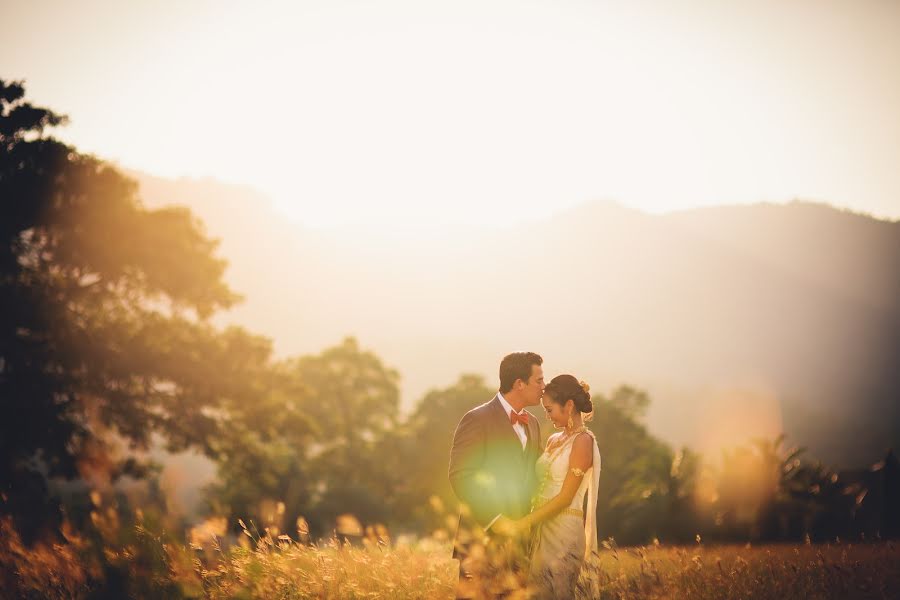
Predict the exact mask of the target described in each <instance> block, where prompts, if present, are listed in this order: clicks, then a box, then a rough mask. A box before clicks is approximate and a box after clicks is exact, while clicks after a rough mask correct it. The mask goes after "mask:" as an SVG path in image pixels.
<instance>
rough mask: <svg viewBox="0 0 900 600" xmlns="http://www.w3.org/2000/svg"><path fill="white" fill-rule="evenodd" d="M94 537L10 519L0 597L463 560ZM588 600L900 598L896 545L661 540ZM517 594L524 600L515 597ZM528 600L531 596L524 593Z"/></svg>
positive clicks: (100, 529) (377, 538) (297, 590)
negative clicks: (25, 533) (58, 537)
mask: <svg viewBox="0 0 900 600" xmlns="http://www.w3.org/2000/svg"><path fill="white" fill-rule="evenodd" d="M94 521H95V525H96V527H97V529H96V533H97V534H98V535H94V536H90V535H89V536H84V537H80V536H78V535H76V534H74V533H72V532H71V531H69V532H67V534H66V539H65V540H63V541H61V542H60V543H56V544H40V543H39V544H37V545H35V546H32V547H26V546H25V545H23V544H22V543H21V540H19V538H18V536H17V534H16V532H15V529H14V528H13V527H12V526H11V524H10V522H9V520H8V519H7V520H0V586H2V587H0V589H2V590H3V597H4V598H5V597H10V598H17V597H23V598H97V597H102V598H113V597H115V598H127V597H132V598H209V599H226V598H227V599H238V598H266V599H269V598H273V599H294V598H296V599H301V598H351V599H353V598H391V599H394V598H398V599H404V598H427V599H440V598H452V597H453V596H454V587H455V584H456V573H457V563H456V561H454V560H452V559H451V558H450V542H449V541H448V540H447V538H446V536H440V537H437V538H433V539H432V538H426V539H421V540H398V541H393V540H390V538H388V537H387V532H385V531H383V530H381V531H372V530H369V531H368V533H366V534H364V535H363V536H362V537H361V538H357V540H356V541H355V542H354V543H353V544H350V543H348V542H346V541H345V542H341V541H338V540H336V539H334V540H331V541H328V542H325V543H321V544H310V543H301V542H298V541H297V539H298V536H299V537H301V538H302V537H303V536H304V535H305V533H306V532H305V531H304V530H303V529H301V530H300V531H298V535H297V536H294V537H289V536H287V535H280V534H279V533H278V532H277V531H272V530H266V529H263V531H262V532H260V531H257V529H256V527H254V526H253V524H252V523H251V524H250V525H249V526H247V525H244V523H243V522H241V525H242V533H241V534H240V535H239V536H238V537H237V538H235V537H234V536H228V535H225V536H223V535H221V534H222V533H224V532H223V522H222V521H221V520H220V521H216V522H214V524H213V525H212V526H209V527H206V528H195V529H194V530H193V531H192V532H191V533H190V539H189V540H184V541H178V540H176V539H174V538H173V537H172V536H171V534H167V533H165V532H164V531H161V530H160V529H159V527H158V525H159V524H158V523H153V522H152V521H150V520H148V519H146V518H145V519H144V520H143V521H142V522H140V523H137V524H134V525H129V526H124V525H121V524H120V525H119V526H118V527H116V523H115V522H114V519H112V518H111V515H109V514H108V515H106V516H103V515H100V516H98V517H96V518H95V519H94ZM578 591H579V596H581V597H590V598H602V599H625V598H647V599H653V600H658V599H663V598H673V599H674V598H691V599H699V600H705V599H725V598H742V599H757V598H758V599H763V598H765V599H771V598H778V599H801V598H803V599H806V598H822V599H825V598H828V599H831V598H833V599H846V598H882V599H887V598H900V548H898V546H897V545H896V544H895V543H894V542H890V541H888V542H868V543H845V542H835V543H831V544H824V545H812V544H800V545H788V544H785V545H763V546H751V545H713V546H707V545H706V544H702V543H700V542H699V540H698V543H697V544H695V545H692V546H689V547H685V546H673V547H668V546H665V545H660V544H653V545H649V546H641V547H631V548H618V547H617V546H616V545H615V543H614V542H613V541H612V540H608V541H606V542H604V544H603V548H601V550H600V552H599V553H598V554H596V555H595V556H593V557H592V559H591V560H590V561H589V564H587V565H586V568H585V569H584V572H583V574H582V577H581V579H580V581H579V590H578ZM514 595H515V594H514ZM517 597H521V598H527V597H528V590H524V589H523V590H519V592H518V596H517Z"/></svg>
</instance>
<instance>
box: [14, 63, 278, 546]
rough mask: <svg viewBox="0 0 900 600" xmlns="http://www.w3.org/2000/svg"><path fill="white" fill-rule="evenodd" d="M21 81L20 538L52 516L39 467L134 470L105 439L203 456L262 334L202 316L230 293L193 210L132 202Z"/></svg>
mask: <svg viewBox="0 0 900 600" xmlns="http://www.w3.org/2000/svg"><path fill="white" fill-rule="evenodd" d="M24 96H25V90H24V87H23V85H22V84H21V83H7V82H5V81H2V80H0V410H2V415H3V418H2V419H0V514H3V513H6V514H12V515H15V517H16V519H17V524H18V526H19V527H20V528H24V530H23V534H24V535H25V536H26V537H30V536H33V535H35V534H36V533H37V532H38V531H39V529H40V528H41V527H42V526H44V527H51V526H53V525H54V518H53V515H57V516H58V512H57V511H55V510H54V506H55V504H54V502H53V501H52V500H51V498H50V494H49V491H48V482H49V481H51V480H54V479H57V478H62V479H75V478H79V477H87V478H91V479H93V480H95V481H102V480H108V479H115V478H116V477H118V476H120V475H122V474H126V473H127V474H132V475H136V476H140V475H142V474H143V473H144V471H143V465H142V463H141V462H140V461H137V460H135V459H134V457H128V456H126V455H125V454H121V453H118V452H117V443H116V442H117V441H118V442H119V444H118V445H119V446H122V448H121V449H122V450H137V449H147V448H148V447H149V445H150V443H151V437H152V436H153V434H155V433H158V434H160V435H161V436H162V439H163V440H165V442H166V444H167V446H168V448H169V449H170V450H179V449H184V448H187V447H191V446H192V447H197V448H200V449H201V450H203V451H204V452H206V453H207V454H209V455H211V456H214V455H215V454H216V453H217V451H218V446H219V444H220V443H221V439H220V435H219V434H220V432H221V430H222V426H223V424H225V423H226V422H227V420H228V415H229V411H230V410H231V409H235V408H236V407H241V406H244V405H246V404H247V403H248V401H249V399H250V398H253V397H255V396H256V395H257V394H258V393H259V392H260V390H259V387H260V386H265V385H266V384H265V382H264V381H262V382H261V380H260V377H259V376H258V375H259V374H260V373H261V372H263V371H264V370H265V366H266V364H267V363H268V360H269V355H270V352H271V348H270V343H269V342H268V340H265V339H263V338H259V337H255V336H252V335H249V334H247V333H245V332H244V331H242V330H240V329H235V328H233V329H229V330H227V331H225V332H220V331H217V330H216V329H214V328H213V327H212V326H211V325H210V324H209V321H208V319H209V317H210V316H211V315H212V314H214V313H215V312H216V311H218V310H220V309H224V308H227V307H229V306H231V305H232V304H234V303H235V302H236V301H237V300H238V297H237V295H236V294H235V293H233V292H232V291H231V290H230V289H229V288H228V286H227V285H226V284H225V283H224V281H223V279H222V275H223V272H224V269H225V262H224V261H222V260H220V259H218V258H217V257H216V256H215V255H214V252H215V249H216V244H217V242H216V241H214V240H211V239H209V238H208V237H206V235H205V234H204V232H203V230H202V227H201V225H200V223H198V222H197V221H196V219H194V218H193V216H192V215H191V213H190V212H189V211H188V210H186V209H182V208H164V209H160V210H153V211H151V210H147V209H145V208H144V207H143V206H142V205H141V202H140V200H139V198H138V189H137V184H136V183H135V182H134V181H132V180H130V179H128V178H126V177H124V176H123V175H122V174H120V173H119V172H118V171H116V170H115V169H114V168H112V167H110V166H109V165H107V164H105V163H103V162H102V161H100V160H98V159H97V158H94V157H92V156H87V155H84V154H81V153H79V152H78V151H77V150H75V149H74V148H72V147H71V146H68V145H66V144H64V143H62V142H60V141H59V140H56V139H54V138H53V137H51V136H49V135H47V133H46V131H47V130H48V129H49V128H52V127H55V126H58V125H62V124H63V123H65V117H63V116H60V115H58V114H56V113H54V112H52V111H51V110H48V109H45V108H38V107H34V106H32V105H31V104H30V103H28V102H27V101H25V99H24Z"/></svg>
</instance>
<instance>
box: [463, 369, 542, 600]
mask: <svg viewBox="0 0 900 600" xmlns="http://www.w3.org/2000/svg"><path fill="white" fill-rule="evenodd" d="M542 364H543V359H542V358H541V357H540V356H539V355H537V354H535V353H533V352H514V353H512V354H509V355H507V356H505V357H504V358H503V360H502V361H501V362H500V390H499V391H498V392H497V395H496V396H494V398H493V399H492V400H490V401H489V402H487V403H485V404H482V405H481V406H477V407H475V408H473V409H472V410H470V411H469V412H467V413H466V414H465V416H463V418H462V420H461V421H460V422H459V425H458V426H457V428H456V433H455V434H454V436H453V446H452V447H451V448H450V485H451V486H452V487H453V491H454V493H455V494H456V496H457V498H459V500H460V502H461V503H462V504H463V508H462V511H461V515H460V520H459V528H458V530H457V533H456V538H455V540H454V545H453V557H454V558H457V559H459V561H460V564H459V585H458V586H457V597H458V598H473V597H480V596H481V595H482V593H483V590H482V589H481V587H482V582H481V580H480V579H481V575H482V574H483V573H484V567H485V564H486V563H490V562H491V561H490V560H487V561H486V560H484V558H485V552H483V551H487V552H488V554H490V552H496V551H498V549H499V548H501V547H502V548H504V549H506V550H509V549H510V548H512V549H515V550H518V551H519V554H520V555H521V554H523V552H524V538H523V537H521V536H520V537H519V538H513V539H505V538H506V536H508V535H511V532H510V528H509V523H510V520H512V519H518V518H520V517H523V516H525V515H526V514H528V512H529V509H530V505H531V498H532V496H533V494H534V491H535V488H536V486H537V477H536V475H535V472H534V465H535V462H536V461H537V459H538V456H540V453H541V448H540V441H541V431H540V426H539V425H538V423H537V419H536V418H535V417H534V415H531V414H530V413H528V412H527V411H526V410H525V407H526V406H535V405H537V404H538V403H540V401H541V397H542V396H543V393H544V372H543V369H542ZM482 531H484V532H486V533H487V536H489V538H491V539H492V540H493V541H492V542H490V543H488V544H487V546H484V544H483V542H484V537H483V536H482V535H480V532H482ZM494 562H496V560H495V561H494Z"/></svg>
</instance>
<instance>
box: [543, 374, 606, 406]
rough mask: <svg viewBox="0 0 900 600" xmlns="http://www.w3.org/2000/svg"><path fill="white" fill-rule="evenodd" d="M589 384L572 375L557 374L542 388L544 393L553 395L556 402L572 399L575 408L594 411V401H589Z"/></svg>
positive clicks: (563, 402)
mask: <svg viewBox="0 0 900 600" xmlns="http://www.w3.org/2000/svg"><path fill="white" fill-rule="evenodd" d="M590 389H591V386H589V385H588V384H586V383H585V382H584V381H579V380H578V379H576V378H575V377H574V376H573V375H557V376H556V377H554V378H553V379H552V380H551V381H550V383H548V384H547V386H546V387H545V388H544V393H545V394H549V395H550V396H552V397H553V400H554V401H555V402H557V403H558V404H565V403H566V401H567V400H572V402H573V403H574V404H575V408H576V409H578V411H580V412H582V413H592V412H594V403H593V402H591V392H590Z"/></svg>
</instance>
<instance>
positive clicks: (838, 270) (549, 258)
mask: <svg viewBox="0 0 900 600" xmlns="http://www.w3.org/2000/svg"><path fill="white" fill-rule="evenodd" d="M132 175H133V176H135V177H136V178H137V179H138V180H139V182H140V183H141V187H142V194H143V196H144V199H145V201H146V202H147V204H148V205H150V206H159V205H161V204H184V205H187V206H189V207H190V208H191V209H192V210H194V211H195V212H196V214H197V215H198V216H199V217H200V218H201V219H202V220H203V221H204V222H205V223H206V226H207V228H208V230H209V232H210V233H211V234H212V235H214V236H216V237H219V238H221V239H222V245H221V254H222V255H223V256H224V257H226V258H227V259H228V260H229V262H230V265H231V266H230V268H229V271H228V274H227V278H228V280H229V281H230V283H231V284H232V285H233V286H234V287H235V288H236V289H237V290H238V291H239V292H241V293H242V294H244V296H245V298H246V300H245V302H244V304H243V305H241V306H240V307H239V308H237V309H235V310H233V311H231V312H230V313H229V314H228V315H226V316H225V317H224V320H225V321H228V322H237V323H240V324H242V325H245V326H247V327H248V328H250V329H252V330H254V331H256V332H259V333H262V334H265V335H268V336H270V337H272V338H273V339H274V340H275V345H276V349H277V351H278V353H279V355H281V356H287V355H294V354H299V353H307V352H317V351H319V350H321V349H322V348H324V347H326V346H329V345H332V344H334V343H336V342H338V341H339V340H340V339H341V338H342V337H343V336H346V335H354V336H357V337H358V338H359V339H360V341H361V342H362V344H363V345H364V346H366V347H368V348H371V349H372V350H374V351H375V352H377V353H378V354H379V355H380V356H381V357H382V358H383V359H384V360H385V361H386V362H387V363H388V364H390V365H392V366H394V367H396V368H397V369H399V371H400V372H401V374H402V375H403V377H404V379H403V393H404V402H405V404H406V405H407V406H411V405H412V404H413V403H414V402H415V401H417V400H418V399H419V398H420V397H421V396H422V395H423V393H424V392H425V391H426V390H427V389H429V388H431V387H436V386H444V385H447V384H449V383H451V382H452V381H454V380H455V379H456V377H457V376H458V375H459V374H460V373H463V372H475V373H482V374H484V375H485V376H486V377H488V380H489V381H491V382H493V381H494V380H495V379H496V365H497V364H498V362H499V359H500V357H502V355H503V354H505V353H506V352H509V351H512V350H515V349H524V348H527V349H532V350H535V351H537V352H540V353H541V354H542V355H543V356H544V358H545V360H546V363H545V369H546V372H547V373H548V374H549V375H554V374H557V373H560V372H572V373H574V374H576V375H577V376H579V377H581V378H583V379H585V380H587V381H589V382H590V383H591V384H592V387H593V389H594V390H595V391H607V390H609V389H611V388H612V387H614V386H615V385H617V384H619V383H622V382H627V383H632V384H634V385H637V386H640V387H643V388H646V389H647V390H648V391H649V392H650V394H651V396H652V398H653V405H652V406H651V411H650V414H649V415H648V424H649V426H650V428H651V430H652V431H654V432H655V433H656V434H658V435H660V436H661V437H663V438H664V439H667V440H668V441H670V442H673V443H676V444H681V443H685V444H689V445H691V446H693V447H698V448H701V449H708V450H709V449H715V448H717V447H719V446H721V445H723V444H732V443H741V442H744V441H746V439H747V438H748V437H749V436H753V435H757V434H761V435H773V434H775V433H777V432H780V431H782V430H784V431H785V432H786V433H788V435H789V442H794V443H799V444H803V445H806V446H808V447H809V448H810V452H811V453H812V455H814V456H816V457H819V458H822V459H823V460H826V461H828V462H830V463H832V464H834V465H836V466H854V465H860V464H866V463H867V462H872V461H875V460H877V459H878V458H880V457H881V456H882V455H883V450H884V449H885V448H886V447H888V446H891V445H893V446H894V447H897V446H898V445H900V444H898V442H900V408H898V407H900V222H886V221H879V220H876V219H874V218H871V217H868V216H865V215H859V214H854V213H849V212H845V211H841V210H838V209H835V208H832V207H830V206H827V205H823V204H812V203H803V202H795V203H792V204H787V205H770V204H760V205H753V206H735V207H715V208H703V209H697V210H691V211H684V212H679V213H674V214H668V215H663V216H656V215H648V214H644V213H641V212H638V211H634V210H630V209H627V208H624V207H621V206H618V205H616V204H612V203H595V204H588V205H585V206H582V207H580V208H577V209H574V210H569V211H567V212H564V213H561V214H558V215H556V216H555V217H553V218H550V219H547V220H545V221H541V222H531V223H527V224H522V225H518V226H515V227H511V228H498V229H496V230H485V229H477V228H472V229H465V228H458V229H456V230H454V231H451V232H444V233H437V232H407V233H406V234H404V233H402V232H401V233H397V232H391V233H381V232H378V231H361V230H345V231H329V232H321V231H320V232H314V231H309V230H305V229H303V228H302V227H300V226H298V225H296V224H294V223H291V222H290V221H289V220H288V219H286V218H285V217H283V216H282V215H281V214H279V213H278V212H277V211H275V210H274V209H273V207H272V205H271V203H270V202H268V201H267V199H266V198H265V197H263V196H262V195H261V194H259V193H257V192H255V191H253V190H252V189H250V188H244V187H236V186H229V185H224V184H220V183H216V182H214V181H210V180H203V181H196V180H179V181H168V180H162V179H157V178H152V177H148V176H145V175H142V174H139V173H132Z"/></svg>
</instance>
